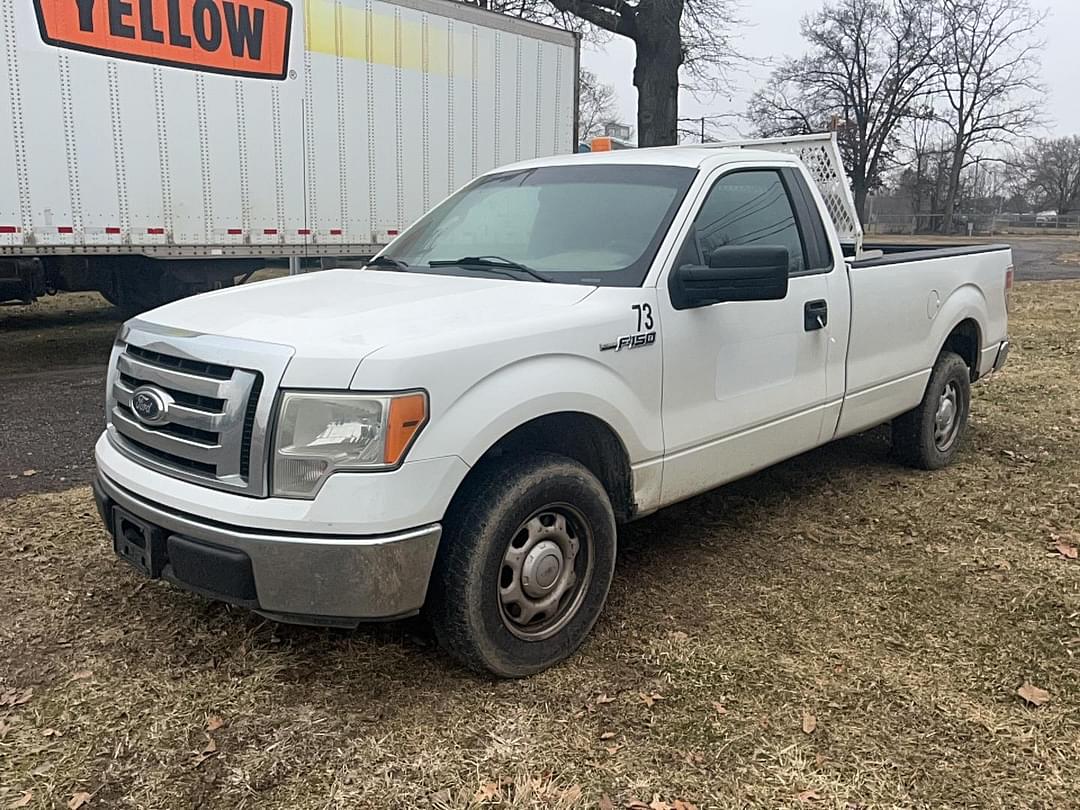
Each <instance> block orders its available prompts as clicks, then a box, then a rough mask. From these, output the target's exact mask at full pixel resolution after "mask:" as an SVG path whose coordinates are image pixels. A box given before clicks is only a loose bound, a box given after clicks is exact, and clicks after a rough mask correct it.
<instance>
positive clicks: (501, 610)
mask: <svg viewBox="0 0 1080 810" xmlns="http://www.w3.org/2000/svg"><path fill="white" fill-rule="evenodd" d="M615 544H616V543H615V516H614V513H613V511H612V508H611V502H610V500H609V499H608V496H607V493H606V492H605V490H604V487H603V486H602V485H601V483H600V482H599V481H598V480H597V478H596V476H594V475H593V474H592V473H591V472H589V470H588V469H586V468H585V467H584V466H582V465H581V464H579V463H578V462H576V461H573V460H571V459H569V458H565V457H562V456H556V455H548V454H544V455H540V456H537V457H535V458H531V459H524V460H520V461H513V462H510V463H507V464H492V465H491V466H489V467H487V468H486V469H482V470H478V471H477V472H476V474H475V477H474V478H473V479H472V480H471V481H469V482H468V483H467V484H466V485H465V489H464V490H463V491H462V493H461V494H460V496H459V497H458V498H457V499H456V501H455V505H454V506H453V507H452V508H451V511H450V514H448V515H447V520H446V532H445V534H444V536H443V539H442V542H441V543H440V547H439V556H438V559H437V561H436V566H435V571H434V572H433V574H432V587H431V594H430V597H429V600H428V602H429V606H428V614H429V617H430V620H431V623H432V626H433V628H434V630H435V635H436V637H437V638H438V639H439V643H440V644H441V645H442V647H443V648H444V649H446V650H447V651H448V652H450V653H451V654H452V655H453V656H454V657H456V658H457V659H458V660H459V661H461V662H462V663H463V664H465V665H466V666H467V667H469V668H470V669H473V670H477V671H486V672H490V673H492V674H494V675H497V676H499V677H504V678H515V677H521V676H524V675H531V674H533V673H535V672H539V671H541V670H543V669H546V668H548V667H550V666H552V665H553V664H556V663H558V662H559V661H561V660H563V659H564V658H566V657H567V656H569V655H571V654H572V653H573V652H574V651H575V650H576V649H577V648H578V646H579V645H580V644H581V642H582V641H583V640H584V639H585V637H586V635H588V633H589V631H590V630H591V629H592V627H593V625H594V624H595V623H596V620H597V618H598V617H599V615H600V611H601V610H602V609H603V606H604V601H605V599H606V598H607V591H608V586H609V585H610V584H611V577H612V573H613V572H614V568H615Z"/></svg>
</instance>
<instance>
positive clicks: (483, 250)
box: [382, 164, 696, 287]
mask: <svg viewBox="0 0 1080 810" xmlns="http://www.w3.org/2000/svg"><path fill="white" fill-rule="evenodd" d="M695 174H696V170H695V169H691V168H686V167H682V166H634V165H626V164H620V165H610V166H599V165H579V166H572V165H571V166H544V167H541V168H536V169H523V170H521V171H512V172H505V173H502V174H494V175H488V176H486V177H481V178H479V179H478V180H476V181H475V182H473V183H472V184H470V185H468V186H466V187H465V188H464V189H462V190H461V191H459V192H458V193H457V194H455V195H453V196H452V197H450V198H449V199H448V200H446V202H444V203H443V204H442V205H440V206H438V207H437V208H435V209H434V210H433V211H431V213H429V214H428V215H427V216H425V217H424V218H423V219H421V220H420V221H419V222H418V223H417V224H416V225H415V226H414V227H412V228H410V229H409V230H408V231H407V232H406V233H405V234H403V235H402V236H400V237H399V238H398V239H396V240H394V242H393V243H392V244H391V245H390V247H388V248H387V249H386V251H385V252H384V253H383V254H382V255H383V256H384V257H387V258H389V259H394V260H396V261H398V262H402V263H404V264H405V265H407V267H406V268H399V269H409V270H412V269H420V270H424V271H427V272H455V273H457V274H460V273H467V274H470V275H471V274H473V273H475V274H477V275H489V274H491V273H493V272H495V273H499V274H501V275H505V276H508V277H511V278H522V279H525V280H529V279H540V280H545V281H559V282H563V283H568V284H598V285H603V286H620V287H628V286H637V285H640V284H641V282H642V281H643V280H644V279H645V275H646V273H647V272H648V269H649V265H650V264H651V263H652V260H653V258H654V256H655V255H656V251H657V248H658V247H659V245H660V240H661V239H662V238H663V236H664V234H665V233H666V232H667V228H668V226H669V225H670V224H671V220H672V218H673V217H674V216H675V211H676V210H677V209H678V207H679V204H680V203H681V202H682V199H683V196H684V195H685V194H686V190H687V189H688V188H689V186H690V183H691V181H692V180H693V178H694V175H695ZM464 259H468V260H469V261H459V260H464ZM431 263H434V264H435V265H437V267H436V269H434V270H432V269H431Z"/></svg>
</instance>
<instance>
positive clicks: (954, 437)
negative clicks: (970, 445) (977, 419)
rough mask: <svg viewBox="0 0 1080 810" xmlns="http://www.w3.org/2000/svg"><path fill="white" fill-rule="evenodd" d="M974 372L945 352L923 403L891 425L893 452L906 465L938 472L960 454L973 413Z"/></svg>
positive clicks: (940, 357)
mask: <svg viewBox="0 0 1080 810" xmlns="http://www.w3.org/2000/svg"><path fill="white" fill-rule="evenodd" d="M970 375H971V372H970V370H969V369H968V367H967V364H966V363H965V362H964V361H963V359H962V358H961V357H960V355H958V354H955V353H953V352H942V353H941V354H940V355H939V356H938V359H937V362H936V363H935V364H934V368H933V371H931V372H930V381H929V382H928V383H927V384H926V392H925V393H924V394H923V399H922V402H920V403H919V405H918V406H917V407H916V408H913V409H912V410H910V411H908V412H907V413H905V414H902V415H900V416H898V417H896V419H894V420H893V422H892V442H893V451H894V452H895V453H896V455H897V457H898V458H899V459H900V460H901V461H903V462H904V463H905V464H909V465H910V466H912V467H918V468H920V469H923V470H939V469H941V468H942V467H944V466H946V465H948V464H950V463H951V462H952V460H953V459H954V458H955V457H956V454H957V453H958V452H959V450H960V442H961V440H962V438H963V436H964V432H965V430H966V428H967V420H968V413H969V412H970V410H971V376H970Z"/></svg>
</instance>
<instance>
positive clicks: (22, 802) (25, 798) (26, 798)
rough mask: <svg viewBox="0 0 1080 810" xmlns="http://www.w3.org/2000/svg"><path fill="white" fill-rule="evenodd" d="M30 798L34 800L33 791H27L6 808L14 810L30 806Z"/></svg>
mask: <svg viewBox="0 0 1080 810" xmlns="http://www.w3.org/2000/svg"><path fill="white" fill-rule="evenodd" d="M32 798H34V791H32V790H28V791H26V792H25V793H23V795H22V796H20V797H19V798H17V799H16V800H15V801H13V802H12V803H11V804H9V805H8V807H9V808H11V810H15V808H16V807H26V806H27V805H28V804H30V800H31V799H32Z"/></svg>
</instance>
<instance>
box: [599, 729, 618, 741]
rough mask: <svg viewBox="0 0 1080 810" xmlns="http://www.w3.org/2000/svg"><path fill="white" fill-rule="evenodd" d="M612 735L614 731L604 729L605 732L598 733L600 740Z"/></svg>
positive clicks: (608, 738)
mask: <svg viewBox="0 0 1080 810" xmlns="http://www.w3.org/2000/svg"><path fill="white" fill-rule="evenodd" d="M614 736H615V732H614V731H605V732H604V733H603V734H601V735H600V739H601V740H610V739H612V738H613V737H614Z"/></svg>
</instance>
